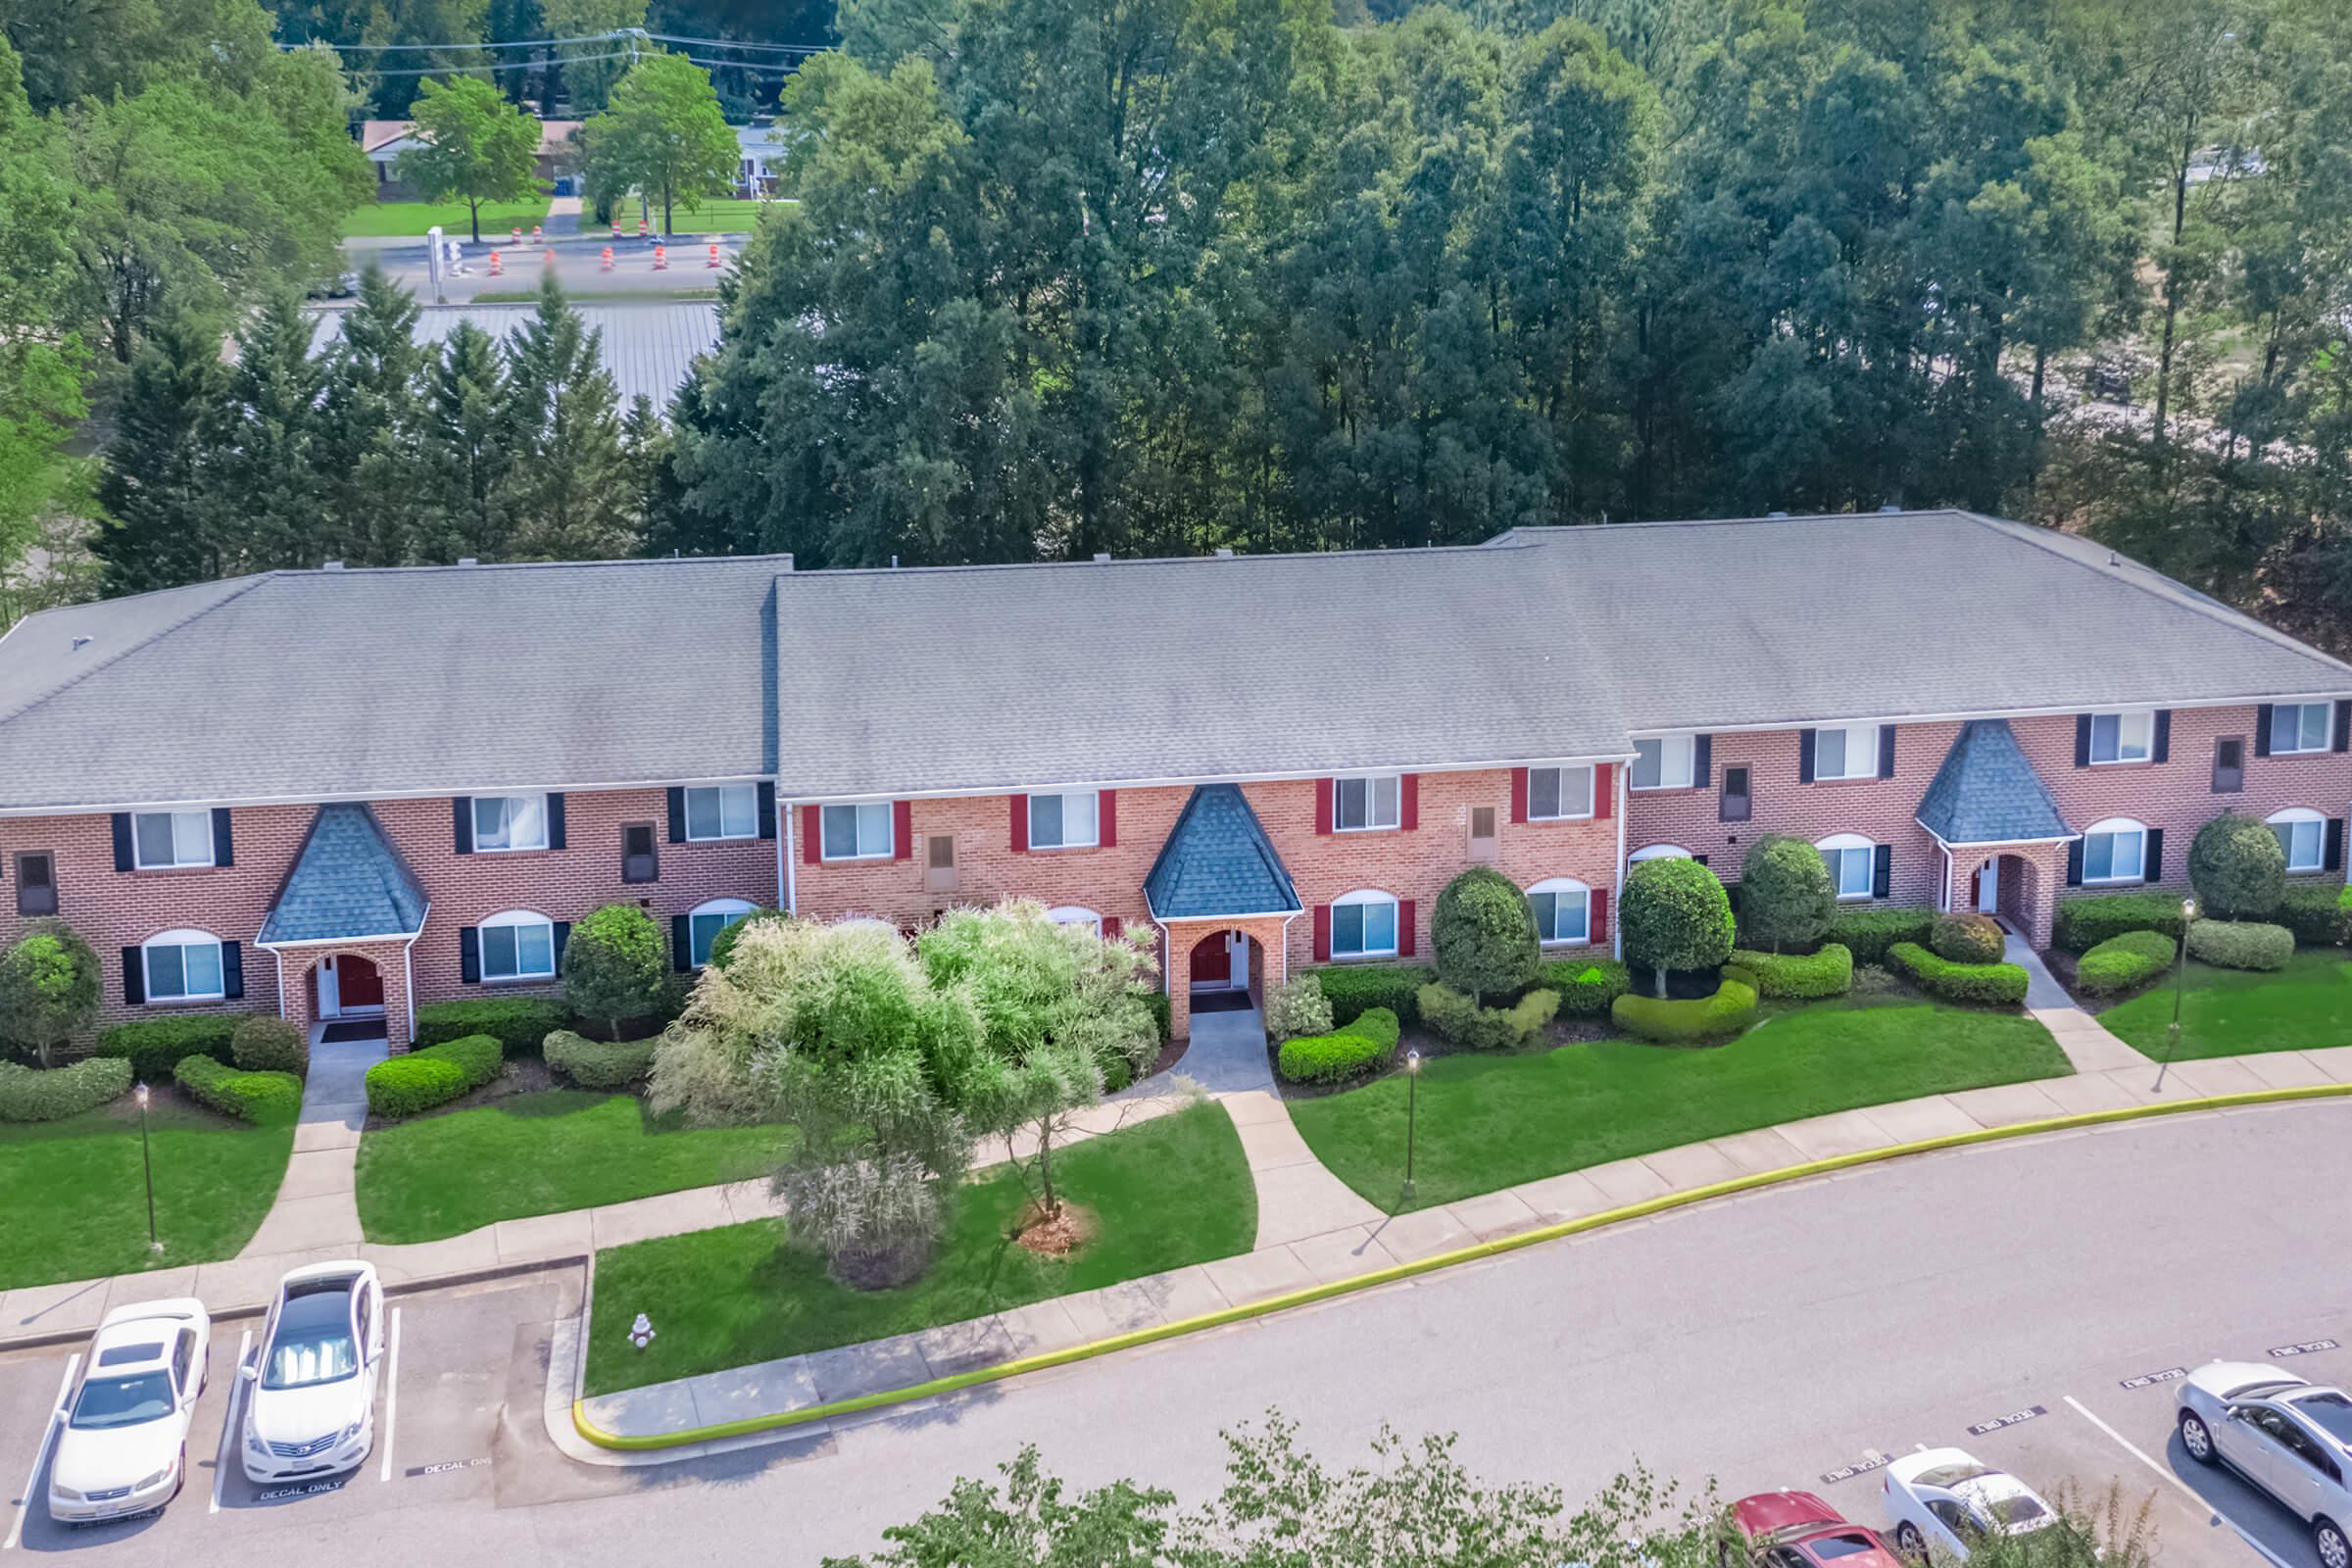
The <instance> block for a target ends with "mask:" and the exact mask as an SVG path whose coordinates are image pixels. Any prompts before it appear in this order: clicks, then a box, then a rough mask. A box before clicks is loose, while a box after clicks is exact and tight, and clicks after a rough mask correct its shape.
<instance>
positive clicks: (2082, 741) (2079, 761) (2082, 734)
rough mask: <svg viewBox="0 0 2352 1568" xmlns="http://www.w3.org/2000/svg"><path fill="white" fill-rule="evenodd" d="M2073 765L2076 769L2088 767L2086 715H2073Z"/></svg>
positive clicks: (2088, 716)
mask: <svg viewBox="0 0 2352 1568" xmlns="http://www.w3.org/2000/svg"><path fill="white" fill-rule="evenodd" d="M2075 765H2076V766H2077V767H2088V766H2089V765H2090V715H2089V714H2088V713H2077V714H2076V715H2075Z"/></svg>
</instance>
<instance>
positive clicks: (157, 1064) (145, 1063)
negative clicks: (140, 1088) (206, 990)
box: [97, 1012, 251, 1084]
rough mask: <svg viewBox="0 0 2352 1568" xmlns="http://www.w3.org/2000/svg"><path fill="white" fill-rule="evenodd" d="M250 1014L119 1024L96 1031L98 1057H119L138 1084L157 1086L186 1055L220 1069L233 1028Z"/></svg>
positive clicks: (226, 1057) (205, 1014) (226, 1061)
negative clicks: (207, 1060) (217, 1064)
mask: <svg viewBox="0 0 2352 1568" xmlns="http://www.w3.org/2000/svg"><path fill="white" fill-rule="evenodd" d="M250 1016H251V1014H249V1013H242V1012H193V1013H189V1014H188V1015H187V1016H185V1017H182V1018H149V1019H146V1020H144V1021H142V1022H139V1023H119V1024H117V1025H115V1026H114V1027H113V1028H112V1029H101V1030H100V1031H99V1032H98V1051H97V1054H99V1055H101V1056H121V1057H123V1058H124V1059H126V1060H128V1061H129V1063H130V1075H131V1076H132V1077H133V1078H135V1079H137V1080H138V1081H139V1082H141V1083H148V1084H160V1083H162V1082H163V1081H164V1080H165V1079H167V1078H169V1077H171V1076H172V1068H174V1067H176V1066H178V1065H179V1063H180V1061H181V1059H182V1058H184V1057H187V1056H210V1057H212V1058H213V1059H214V1060H215V1061H218V1062H220V1063H221V1065H222V1066H227V1065H229V1063H230V1061H231V1059H232V1058H231V1056H230V1051H231V1049H232V1045H233V1042H234V1041H235V1039H236V1035H237V1025H239V1024H241V1023H243V1022H244V1021H245V1020H246V1019H247V1018H248V1017H250Z"/></svg>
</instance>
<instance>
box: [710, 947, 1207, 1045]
mask: <svg viewBox="0 0 2352 1568" xmlns="http://www.w3.org/2000/svg"><path fill="white" fill-rule="evenodd" d="M742 923H743V922H742V921H741V920H738V921H736V922H735V925H741V924H742ZM734 929H735V926H734V925H731V926H729V927H727V931H732V930H734ZM727 931H721V932H720V933H719V935H720V936H722V937H723V936H725V935H726V934H727ZM1136 994H1137V995H1138V996H1140V997H1142V998H1143V999H1144V1005H1145V1006H1146V1007H1148V1008H1150V1009H1151V1012H1152V1022H1153V1023H1155V1024H1157V1025H1158V1026H1159V1045H1160V1049H1161V1050H1163V1051H1164V1050H1166V1049H1167V1045H1168V1041H1169V1039H1170V1038H1171V1037H1173V1035H1174V1034H1175V1032H1176V1020H1175V1014H1174V1013H1173V1012H1171V1011H1170V1010H1169V1005H1168V994H1167V993H1166V992H1165V991H1141V992H1138V993H1136Z"/></svg>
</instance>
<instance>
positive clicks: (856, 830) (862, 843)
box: [823, 801, 897, 860]
mask: <svg viewBox="0 0 2352 1568" xmlns="http://www.w3.org/2000/svg"><path fill="white" fill-rule="evenodd" d="M890 814H891V813H890V803H889V802H888V801H867V802H864V803H863V804H861V805H858V806H828V807H826V808H825V809H824V817H823V823H824V835H825V842H824V858H826V859H828V860H886V859H888V858H890V857H891V855H892V854H893V853H894V851H895V850H896V848H897V844H896V841H895V839H894V838H893V837H892V835H891V825H890Z"/></svg>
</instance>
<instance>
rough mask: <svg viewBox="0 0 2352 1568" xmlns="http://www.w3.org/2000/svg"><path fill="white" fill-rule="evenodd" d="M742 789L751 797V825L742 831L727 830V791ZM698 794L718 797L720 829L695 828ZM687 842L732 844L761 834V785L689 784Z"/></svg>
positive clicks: (687, 791)
mask: <svg viewBox="0 0 2352 1568" xmlns="http://www.w3.org/2000/svg"><path fill="white" fill-rule="evenodd" d="M730 790H741V791H742V792H743V793H744V794H745V795H747V796H749V797H750V798H751V803H752V808H751V826H750V827H749V828H748V829H746V830H745V831H744V832H741V833H729V832H727V831H726V821H727V802H726V797H727V792H728V791H730ZM697 795H715V796H717V797H718V821H719V831H718V832H716V833H697V832H695V830H694V798H695V797H696V796H697ZM685 825H686V842H687V843H689V844H730V843H735V842H738V841H740V840H744V839H756V838H758V837H759V836H760V786H759V785H757V784H689V785H687V786H686V824H685Z"/></svg>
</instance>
